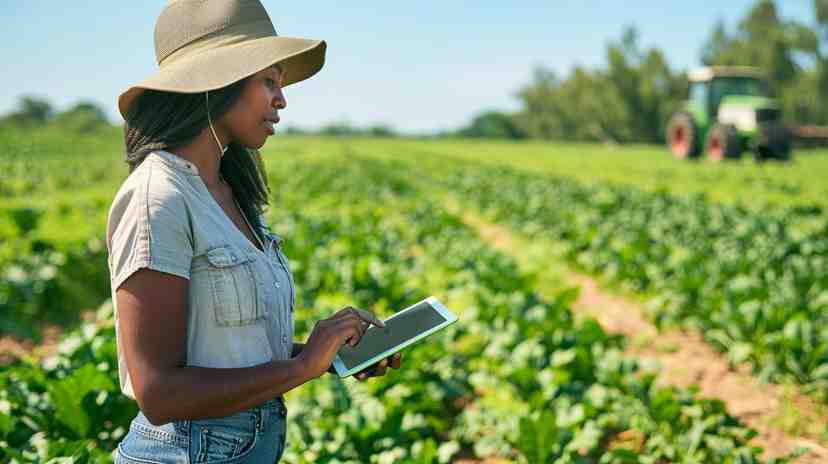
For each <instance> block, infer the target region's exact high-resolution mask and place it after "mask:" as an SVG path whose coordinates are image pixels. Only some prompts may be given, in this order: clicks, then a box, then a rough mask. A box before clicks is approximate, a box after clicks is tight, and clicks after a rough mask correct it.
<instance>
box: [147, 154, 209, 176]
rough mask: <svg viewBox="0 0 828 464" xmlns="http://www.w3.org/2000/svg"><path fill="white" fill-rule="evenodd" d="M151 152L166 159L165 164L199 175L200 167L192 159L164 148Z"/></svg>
mask: <svg viewBox="0 0 828 464" xmlns="http://www.w3.org/2000/svg"><path fill="white" fill-rule="evenodd" d="M150 154H151V155H156V156H157V157H158V158H159V159H161V160H162V161H164V163H165V164H167V165H168V166H170V167H172V168H173V169H177V170H179V171H182V172H184V173H186V174H190V175H193V176H197V175H198V168H197V167H196V165H195V163H191V162H190V161H188V160H186V159H184V158H182V157H180V156H178V155H176V154H174V153H170V152H168V151H164V150H155V151H153V152H151V153H150Z"/></svg>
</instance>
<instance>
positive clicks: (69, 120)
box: [54, 102, 109, 134]
mask: <svg viewBox="0 0 828 464" xmlns="http://www.w3.org/2000/svg"><path fill="white" fill-rule="evenodd" d="M54 124H56V125H60V126H61V127H64V128H65V129H67V130H70V131H73V132H78V133H81V134H88V133H91V132H94V131H96V130H98V129H100V128H102V127H106V126H108V125H109V121H108V120H107V118H106V114H105V113H104V112H103V110H102V109H101V108H100V107H98V106H97V105H96V104H94V103H91V102H80V103H77V104H76V105H75V106H73V107H71V108H70V109H68V110H66V111H63V112H61V113H58V114H57V116H55V118H54Z"/></svg>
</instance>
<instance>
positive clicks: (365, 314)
mask: <svg viewBox="0 0 828 464" xmlns="http://www.w3.org/2000/svg"><path fill="white" fill-rule="evenodd" d="M353 309H354V311H355V312H356V314H357V315H358V316H359V317H360V318H361V319H362V320H364V321H365V322H368V323H370V324H374V325H375V326H377V327H380V328H383V327H385V323H384V322H382V321H381V320H379V319H377V316H374V315H373V314H372V313H371V312H369V311H366V310H364V309H359V308H353Z"/></svg>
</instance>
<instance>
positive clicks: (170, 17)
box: [118, 0, 326, 119]
mask: <svg viewBox="0 0 828 464" xmlns="http://www.w3.org/2000/svg"><path fill="white" fill-rule="evenodd" d="M325 48H326V44H325V41H324V40H310V39H300V38H294V37H279V36H277V35H276V29H275V28H274V27H273V23H272V22H271V21H270V16H268V14H267V11H265V9H264V7H263V6H262V4H261V2H260V1H259V0H170V1H169V2H168V3H167V5H166V6H165V7H164V9H163V10H162V11H161V15H160V16H159V17H158V20H157V21H156V23H155V57H156V61H157V62H158V66H159V68H160V69H159V70H158V72H157V73H155V74H154V75H152V76H150V77H148V78H146V79H144V80H143V81H141V82H139V83H137V84H135V85H133V86H131V87H129V88H128V89H127V90H126V91H125V92H124V93H122V94H121V95H120V97H118V110H119V111H120V112H121V116H123V117H124V119H126V115H127V112H128V111H129V107H130V106H131V105H132V103H133V102H134V101H135V98H136V97H137V96H138V95H140V94H141V92H143V91H144V89H155V90H166V91H168V92H181V93H198V92H204V91H207V90H215V89H219V88H221V87H224V86H227V85H229V84H232V83H233V82H236V81H238V80H241V79H243V78H245V77H247V76H250V75H252V74H255V73H257V72H258V71H261V70H262V69H264V68H266V67H268V66H271V65H273V64H276V63H279V65H280V66H281V67H282V69H283V71H284V72H283V74H282V78H283V81H282V86H287V85H290V84H293V83H295V82H299V81H302V80H304V79H307V78H309V77H311V76H313V75H314V74H316V73H317V72H318V71H319V70H320V69H322V65H323V64H324V63H325Z"/></svg>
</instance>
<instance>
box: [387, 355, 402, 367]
mask: <svg viewBox="0 0 828 464" xmlns="http://www.w3.org/2000/svg"><path fill="white" fill-rule="evenodd" d="M389 359H390V360H391V362H390V364H391V367H392V368H394V369H399V368H400V363H401V362H402V354H400V353H394V355H393V356H391V357H390V358H389Z"/></svg>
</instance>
